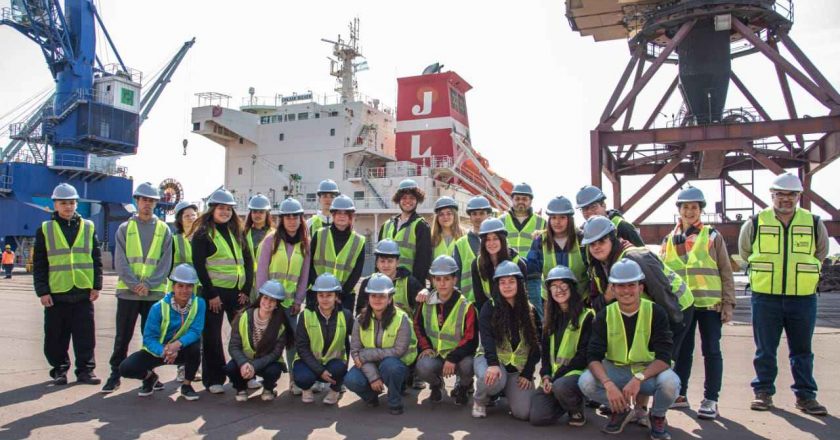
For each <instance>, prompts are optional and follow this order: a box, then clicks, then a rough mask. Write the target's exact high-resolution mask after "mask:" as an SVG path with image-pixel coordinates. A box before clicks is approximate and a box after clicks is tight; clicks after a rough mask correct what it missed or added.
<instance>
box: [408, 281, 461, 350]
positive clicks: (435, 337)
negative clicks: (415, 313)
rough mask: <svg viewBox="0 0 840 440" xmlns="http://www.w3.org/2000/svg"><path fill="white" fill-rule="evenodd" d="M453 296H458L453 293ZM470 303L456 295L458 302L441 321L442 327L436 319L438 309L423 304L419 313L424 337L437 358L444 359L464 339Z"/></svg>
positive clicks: (456, 293) (434, 306)
mask: <svg viewBox="0 0 840 440" xmlns="http://www.w3.org/2000/svg"><path fill="white" fill-rule="evenodd" d="M452 294H453V295H458V292H457V291H455V292H453V293H452ZM469 307H470V303H469V302H467V300H466V299H464V297H463V296H462V295H458V300H457V301H455V304H454V305H453V306H452V310H450V312H449V316H447V317H446V319H445V320H444V321H443V326H442V327H441V326H440V320H439V318H438V308H437V306H436V305H432V304H427V303H423V305H422V306H421V308H422V310H421V311H420V313H421V314H422V316H423V327H424V328H425V330H426V336H428V337H429V342H430V343H431V344H432V346H433V347H434V350H435V352H436V353H437V354H438V356H440V357H443V358H445V357H446V356H447V355H448V354H449V353H451V352H452V350H454V349H455V348H457V347H458V343H459V342H460V341H461V339H463V338H464V330H465V327H466V325H467V311H468V310H469Z"/></svg>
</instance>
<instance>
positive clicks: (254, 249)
mask: <svg viewBox="0 0 840 440" xmlns="http://www.w3.org/2000/svg"><path fill="white" fill-rule="evenodd" d="M253 231H254V230H253V229H249V230H248V232H247V233H246V234H245V241H247V242H248V250H249V251H250V252H251V261H253V262H254V273H257V259H258V258H259V256H260V250H261V249H262V242H263V241H264V240H265V237H268V235H269V234H271V233H274V231H275V230H274V228H271V227H270V228H268V230H267V231H265V235H263V240H261V241H260V242H259V243H257V244H256V246H254V237H253V236H252V235H251V232H253Z"/></svg>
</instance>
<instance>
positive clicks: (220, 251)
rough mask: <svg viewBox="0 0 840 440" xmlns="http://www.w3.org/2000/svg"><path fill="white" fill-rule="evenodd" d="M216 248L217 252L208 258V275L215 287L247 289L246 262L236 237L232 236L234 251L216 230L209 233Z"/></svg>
mask: <svg viewBox="0 0 840 440" xmlns="http://www.w3.org/2000/svg"><path fill="white" fill-rule="evenodd" d="M208 233H210V234H211V236H212V239H213V245H215V246H216V252H214V253H213V255H211V256H210V257H208V258H207V274H208V275H210V281H212V282H213V286H215V287H219V288H222V289H240V290H241V289H242V288H244V287H245V260H244V259H243V257H242V246H240V245H239V242H238V241H237V240H236V237H234V236H233V234H232V233H231V232H230V231H228V234H230V241H231V243H232V244H233V249H231V248H230V245H228V242H227V240H225V238H224V237H222V234H220V233H219V232H218V231H216V230H212V231H211V232H208Z"/></svg>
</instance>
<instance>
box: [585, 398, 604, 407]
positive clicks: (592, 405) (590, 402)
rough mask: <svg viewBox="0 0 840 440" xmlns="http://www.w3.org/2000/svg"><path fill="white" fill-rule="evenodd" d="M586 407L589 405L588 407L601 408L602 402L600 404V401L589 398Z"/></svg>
mask: <svg viewBox="0 0 840 440" xmlns="http://www.w3.org/2000/svg"><path fill="white" fill-rule="evenodd" d="M586 407H587V408H592V409H596V408H600V407H601V404H600V403H598V402H596V401H594V400H588V399H587V400H586Z"/></svg>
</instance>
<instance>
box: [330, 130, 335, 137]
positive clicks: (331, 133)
mask: <svg viewBox="0 0 840 440" xmlns="http://www.w3.org/2000/svg"><path fill="white" fill-rule="evenodd" d="M330 136H335V129H334V128H331V129H330Z"/></svg>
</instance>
